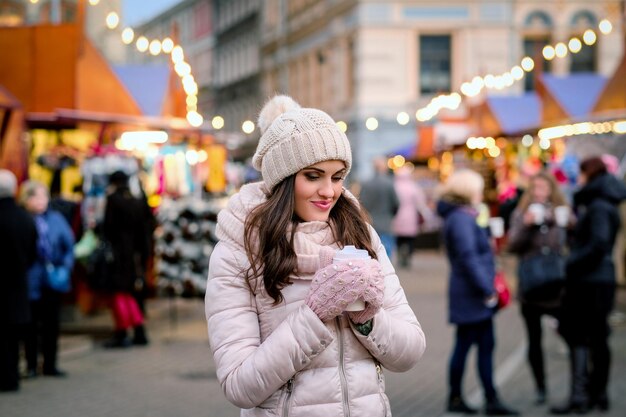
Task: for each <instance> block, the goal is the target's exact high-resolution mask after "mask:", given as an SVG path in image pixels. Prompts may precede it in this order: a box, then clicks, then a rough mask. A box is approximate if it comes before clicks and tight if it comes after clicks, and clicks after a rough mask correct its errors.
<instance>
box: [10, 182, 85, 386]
mask: <svg viewBox="0 0 626 417" xmlns="http://www.w3.org/2000/svg"><path fill="white" fill-rule="evenodd" d="M49 201H50V196H49V194H48V187H47V186H46V185H45V184H43V183H40V182H38V181H26V182H25V183H23V184H22V187H21V190H20V203H21V204H22V206H24V207H25V208H26V210H27V211H28V212H29V213H30V214H31V215H32V216H33V218H34V219H35V225H36V227H37V234H38V238H37V258H36V260H35V262H34V263H33V265H32V266H31V267H30V268H29V270H28V286H29V288H28V292H29V298H30V307H31V315H32V320H31V323H30V325H29V326H28V329H27V331H26V334H25V337H24V347H25V350H26V364H27V368H28V371H27V377H29V378H32V377H35V376H37V374H38V371H39V366H38V365H39V363H38V357H39V350H40V348H41V353H42V354H43V366H42V371H43V374H44V375H48V376H56V377H63V376H65V375H66V373H65V372H64V371H62V370H60V369H59V368H58V367H57V360H58V358H57V352H58V343H59V329H60V319H61V317H60V315H61V297H62V295H63V293H62V292H61V290H59V289H57V288H53V287H52V286H51V285H50V282H49V280H48V278H49V277H48V275H49V274H50V273H52V271H51V268H53V269H59V270H62V271H63V272H62V273H63V275H65V276H66V277H67V279H69V277H70V275H71V272H72V269H73V267H74V235H73V233H72V229H71V228H70V226H69V224H68V223H67V221H66V220H65V217H63V215H62V214H61V213H59V212H57V211H55V210H52V209H50V208H49V207H48V203H49Z"/></svg>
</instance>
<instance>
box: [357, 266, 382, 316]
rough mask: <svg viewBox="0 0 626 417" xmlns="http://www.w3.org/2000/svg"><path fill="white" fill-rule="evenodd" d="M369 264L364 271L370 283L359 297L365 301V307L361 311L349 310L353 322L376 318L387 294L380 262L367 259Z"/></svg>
mask: <svg viewBox="0 0 626 417" xmlns="http://www.w3.org/2000/svg"><path fill="white" fill-rule="evenodd" d="M367 262H368V265H367V266H366V267H365V268H366V270H365V271H363V272H364V274H365V275H366V277H367V282H368V285H367V287H366V288H365V291H363V293H362V294H361V297H359V299H362V300H363V301H365V309H364V310H361V311H349V312H348V317H350V320H351V321H352V322H353V323H357V324H363V323H365V322H367V321H368V320H370V319H372V318H374V316H375V315H376V313H378V310H380V308H381V307H382V306H383V298H384V295H385V281H384V276H383V272H382V269H381V267H380V263H379V262H378V261H377V260H375V259H372V260H369V261H367Z"/></svg>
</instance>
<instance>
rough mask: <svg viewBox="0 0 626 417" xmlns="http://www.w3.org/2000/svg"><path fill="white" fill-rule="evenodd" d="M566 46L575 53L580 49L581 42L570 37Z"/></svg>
mask: <svg viewBox="0 0 626 417" xmlns="http://www.w3.org/2000/svg"><path fill="white" fill-rule="evenodd" d="M568 47H569V50H570V51H571V52H572V53H574V54H577V53H578V52H580V50H581V49H582V47H583V44H582V42H581V41H580V39H578V38H572V39H570V40H569V43H568Z"/></svg>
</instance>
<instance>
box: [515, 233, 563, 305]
mask: <svg viewBox="0 0 626 417" xmlns="http://www.w3.org/2000/svg"><path fill="white" fill-rule="evenodd" d="M560 246H561V247H562V246H563V245H560ZM517 277H518V279H519V291H520V295H521V298H522V300H523V301H528V302H536V303H558V302H559V301H560V298H561V296H562V293H563V289H564V287H565V256H564V255H562V254H561V253H559V252H557V251H554V250H552V249H550V248H549V247H548V246H542V248H541V250H540V251H539V252H538V253H536V254H533V255H530V256H527V257H525V258H522V259H520V261H519V264H518V268H517Z"/></svg>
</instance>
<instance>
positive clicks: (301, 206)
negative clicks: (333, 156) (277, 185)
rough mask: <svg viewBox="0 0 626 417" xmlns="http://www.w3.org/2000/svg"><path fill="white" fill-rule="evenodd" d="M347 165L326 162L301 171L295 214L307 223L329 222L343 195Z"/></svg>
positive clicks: (296, 190)
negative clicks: (331, 212)
mask: <svg viewBox="0 0 626 417" xmlns="http://www.w3.org/2000/svg"><path fill="white" fill-rule="evenodd" d="M345 174H346V164H345V163H344V162H343V161H324V162H319V163H317V164H315V165H311V166H310V167H306V168H304V169H302V170H300V171H299V172H298V173H297V174H296V182H295V190H294V193H295V212H296V215H297V216H298V217H299V218H300V219H301V220H302V221H305V222H310V221H322V222H325V221H327V220H328V216H329V215H330V211H331V210H332V208H333V207H334V206H335V203H336V202H337V199H338V198H339V196H340V195H341V191H342V187H343V179H344V176H345Z"/></svg>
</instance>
